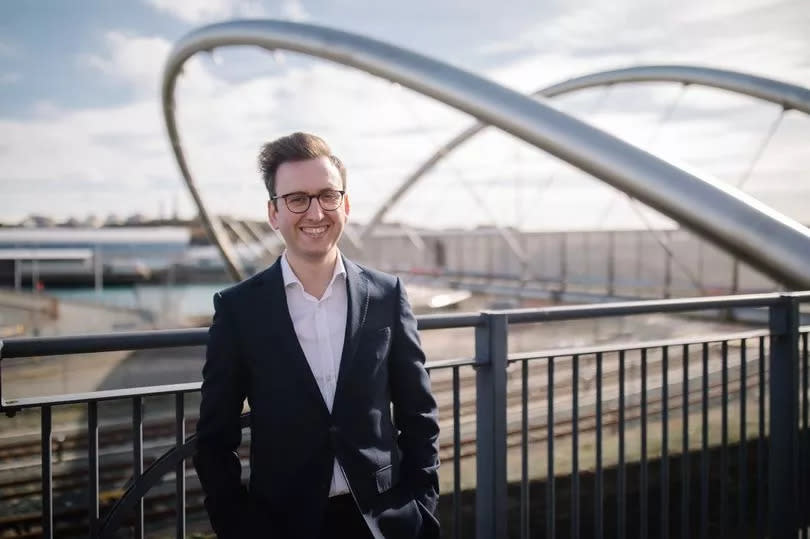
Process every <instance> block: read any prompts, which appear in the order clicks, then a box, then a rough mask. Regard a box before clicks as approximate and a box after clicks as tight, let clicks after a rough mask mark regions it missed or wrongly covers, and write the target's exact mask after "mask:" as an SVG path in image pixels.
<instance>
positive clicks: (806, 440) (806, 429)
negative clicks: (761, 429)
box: [800, 333, 810, 539]
mask: <svg viewBox="0 0 810 539" xmlns="http://www.w3.org/2000/svg"><path fill="white" fill-rule="evenodd" d="M807 340H808V337H807V333H802V436H801V440H802V445H803V449H802V455H803V457H802V458H801V460H800V462H801V463H802V468H803V469H802V474H801V477H802V486H801V493H802V501H801V505H800V507H807V506H808V504H810V426H808V415H810V406H808V402H807V400H808V398H810V392H808V379H807V378H808V372H807V371H808V361H810V360H809V359H808V355H810V350H808V343H807ZM800 515H801V517H802V519H803V520H802V534H803V535H802V539H807V538H808V535H809V534H808V532H809V531H810V530H809V529H808V528H809V527H810V522H808V516H807V513H806V512H804V511H803V512H801V513H800Z"/></svg>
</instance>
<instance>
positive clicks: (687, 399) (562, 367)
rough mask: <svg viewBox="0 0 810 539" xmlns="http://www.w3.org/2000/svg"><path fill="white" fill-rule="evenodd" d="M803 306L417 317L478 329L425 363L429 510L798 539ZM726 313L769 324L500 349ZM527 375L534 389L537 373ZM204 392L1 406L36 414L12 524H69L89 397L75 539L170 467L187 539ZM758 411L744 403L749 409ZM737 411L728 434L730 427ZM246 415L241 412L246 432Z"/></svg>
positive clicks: (527, 527)
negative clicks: (63, 470) (71, 452)
mask: <svg viewBox="0 0 810 539" xmlns="http://www.w3.org/2000/svg"><path fill="white" fill-rule="evenodd" d="M809 301H810V292H801V293H792V294H781V295H777V294H767V295H756V296H730V297H707V298H690V299H681V300H662V301H645V302H627V303H614V304H601V305H587V306H563V307H550V308H542V309H517V310H505V311H491V312H482V313H478V314H456V315H427V316H421V317H419V319H418V321H419V328H420V330H422V331H433V330H440V329H449V328H474V332H475V356H474V357H472V358H463V359H454V360H444V361H436V362H429V363H428V369H429V370H430V372H431V377H432V379H433V384H434V392H435V393H436V394H437V399H438V401H439V406H440V417H442V418H444V416H445V412H447V413H448V414H449V415H450V417H451V419H450V421H449V422H448V421H446V420H444V419H443V420H442V425H443V428H442V435H441V439H440V446H441V449H440V451H441V455H442V458H443V460H444V461H445V467H446V466H447V461H448V460H449V461H450V464H451V466H452V493H451V494H450V495H449V496H447V495H445V498H444V499H443V501H442V503H441V504H440V511H441V517H442V521H443V523H444V524H445V526H444V530H445V534H447V535H451V536H452V537H466V536H470V535H472V531H473V530H471V529H467V527H468V526H470V524H469V523H470V522H472V523H473V525H474V534H475V536H476V537H482V538H483V537H498V538H500V537H506V536H507V530H508V528H509V527H513V528H514V527H515V526H518V527H519V529H520V536H521V537H529V536H532V537H535V536H545V537H556V536H559V535H565V531H566V530H565V528H568V530H567V531H568V535H570V536H571V537H582V536H593V537H606V536H610V537H612V536H616V537H652V536H656V537H670V536H672V537H676V536H680V537H684V538H686V537H694V536H699V537H727V536H732V535H741V534H742V532H743V531H747V530H749V529H755V530H756V536H757V537H765V536H768V537H774V538H787V537H796V535H797V533H800V534H801V537H803V538H807V536H808V524H810V523H809V522H808V515H807V512H806V511H805V509H804V508H806V507H807V506H808V503H810V435H809V434H808V433H810V429H808V397H809V396H810V395H808V332H810V328H807V327H801V326H800V325H799V304H800V303H802V302H809ZM738 307H755V308H763V309H767V310H768V311H769V313H770V316H769V324H768V327H767V328H766V329H763V330H757V331H747V332H745V333H738V334H733V335H723V336H719V337H718V336H712V337H710V338H693V339H670V340H666V341H655V342H635V343H629V344H624V345H615V344H614V345H604V346H589V347H578V348H571V349H555V350H549V351H541V352H532V353H519V354H509V353H508V344H507V343H508V337H509V329H510V327H513V326H516V325H521V324H536V323H549V322H557V321H570V320H582V319H600V318H605V317H623V316H628V315H642V314H652V313H679V312H680V313H683V312H690V311H701V310H716V309H723V310H725V309H732V308H738ZM206 340H207V331H206V330H204V329H191V330H173V331H150V332H140V333H119V334H107V335H87V336H73V337H43V338H14V339H8V340H5V341H0V360H5V359H9V358H29V357H36V356H53V355H63V354H84V353H93V352H101V351H111V350H140V349H147V348H165V347H180V346H193V345H204V344H205V342H206ZM735 350H736V352H735V353H732V351H735ZM673 351H674V352H673ZM766 358H767V359H766ZM538 377H539V378H541V381H540V383H533V380H536V379H537V378H538ZM473 378H474V381H475V384H474V390H473V387H472V380H473ZM199 388H200V384H199V383H190V384H178V385H166V386H155V387H139V388H128V389H121V390H106V391H96V392H91V393H83V394H70V395H59V396H49V397H26V398H20V399H13V400H2V399H0V408H1V409H2V411H3V412H5V413H6V414H8V415H13V414H15V413H17V412H19V411H20V410H23V409H29V408H39V409H40V410H41V433H40V436H39V439H38V440H37V443H38V445H39V446H40V452H41V462H40V464H39V468H40V470H41V480H40V485H39V487H40V493H41V499H42V510H41V513H40V514H38V515H35V518H34V517H31V516H29V517H28V521H27V524H26V523H22V524H20V523H19V522H17V523H15V524H14V525H15V526H17V528H16V529H17V530H18V532H19V531H21V530H23V528H24V530H27V531H31V530H35V529H36V525H37V523H36V522H32V519H33V520H36V521H37V522H38V524H39V525H41V531H42V535H43V536H45V537H54V536H62V535H67V534H68V533H71V532H70V531H69V530H68V529H67V528H65V529H62V528H58V527H55V524H59V522H60V521H59V520H55V517H54V482H53V480H54V476H53V468H52V465H53V462H54V455H53V445H54V444H53V425H52V411H53V409H54V407H57V406H62V405H70V404H73V405H77V404H79V405H85V406H86V407H87V433H86V450H87V458H86V466H87V475H86V477H87V480H86V483H85V484H84V485H83V487H82V488H84V489H85V490H86V501H87V505H86V507H83V508H79V509H76V508H73V509H72V510H71V511H65V512H64V514H65V516H66V518H67V519H68V520H71V519H72V521H73V522H74V524H75V522H82V523H83V524H82V526H85V528H84V531H82V532H78V533H80V534H82V535H88V534H89V535H90V536H93V537H108V536H112V535H113V534H114V533H115V532H116V530H118V529H119V528H120V527H121V526H131V527H132V529H133V530H134V535H135V537H143V535H144V513H145V508H144V496H145V495H146V493H147V492H149V491H150V489H152V488H154V487H158V486H159V488H162V489H163V490H165V487H166V484H165V483H164V482H163V478H164V476H166V475H170V474H171V473H172V472H174V489H173V492H168V493H165V496H164V498H165V499H166V500H169V502H166V503H169V504H171V502H173V505H174V509H171V510H170V512H173V513H174V515H175V520H176V523H175V528H176V535H177V537H184V536H185V533H186V510H187V505H186V496H187V495H188V493H189V490H188V485H187V471H186V467H185V460H186V459H187V458H188V457H190V456H191V455H192V454H193V452H194V447H195V437H194V436H191V437H189V438H186V424H187V421H189V419H190V418H189V417H188V416H187V414H186V411H185V396H186V395H187V394H188V393H195V392H198V391H199ZM1 390H2V361H0V391H1ZM448 393H449V395H448ZM157 395H173V396H174V413H173V418H172V420H169V421H168V425H167V427H166V428H167V429H168V430H166V432H168V433H169V435H170V434H173V438H174V440H173V442H171V443H170V446H171V447H169V448H168V451H166V452H165V453H163V454H162V455H161V456H159V457H158V458H156V459H154V461H153V462H152V463H151V464H150V465H149V466H148V467H147V468H146V469H144V464H145V459H144V447H145V445H144V413H143V403H144V399H145V398H147V397H153V396H157ZM446 397H449V398H446ZM127 400H128V401H129V402H130V403H131V412H132V421H131V423H128V424H127V425H122V426H118V427H116V428H118V429H119V430H121V431H122V433H123V434H126V435H128V437H129V438H130V439H131V443H130V444H131V445H130V444H128V445H127V447H128V448H129V449H128V450H131V457H132V458H131V461H129V463H125V465H126V466H128V467H129V468H130V469H131V473H132V477H131V480H130V481H129V482H128V484H127V485H126V489H125V490H123V492H122V493H121V494H120V495H119V496H116V498H117V500H116V501H115V503H114V504H113V505H112V507H110V508H109V509H108V510H107V511H106V512H105V513H104V514H103V515H102V514H101V511H100V507H101V505H100V468H99V418H98V405H99V403H100V402H102V401H124V402H126V401H127ZM752 408H753V410H755V412H756V413H755V414H751V415H749V412H750V409H752ZM678 412H680V413H678ZM718 416H719V417H718ZM766 416H767V417H766ZM752 418H753V419H752ZM733 419H737V427H736V429H734V430H730V425H731V422H732V420H733ZM248 423H249V416H247V415H246V416H244V417H243V426H247V425H248ZM696 424H699V425H700V432H699V435H698V434H697V433H696V432H694V431H695V426H696ZM656 425H657V426H656ZM447 427H449V428H447ZM718 430H719V440H718ZM752 431H753V432H752ZM166 432H164V433H163V437H164V438H166V436H168V435H167V434H166ZM656 433H657V435H656ZM735 434H736V440H734V439H732V438H734V435H735ZM677 437H680V443H677V442H678V440H677V439H676V438H677ZM671 440H672V443H671ZM698 440H699V445H698V444H697V443H696V442H698ZM636 441H637V442H638V444H637V446H636V445H635V444H634V443H633V442H636ZM651 445H652V446H654V447H651ZM566 446H567V447H566ZM735 446H736V452H737V455H736V456H737V458H736V459H733V458H732V456H731V452H732V451H733V450H734V448H735ZM76 447H78V448H79V449H81V448H82V447H84V442H81V443H77V444H76ZM0 449H2V447H0ZM752 456H753V457H755V458H753V459H752V458H751V457H752ZM471 457H474V458H475V472H474V475H475V478H474V481H468V483H474V485H475V490H474V492H475V496H474V497H475V507H474V515H475V516H474V519H466V518H464V514H465V512H467V511H471V510H472V508H470V507H465V504H466V505H469V503H468V502H469V498H470V496H469V495H465V490H464V489H463V481H462V480H463V479H464V478H463V474H464V473H465V467H464V464H465V463H468V462H469V463H471V461H472V458H471ZM543 457H545V458H543ZM735 460H736V462H735ZM518 461H519V467H518V466H515V463H517V462H518ZM544 461H545V467H544V469H540V468H541V465H542V464H543V463H544ZM510 463H511V464H512V466H511V467H510V466H509V464H510ZM676 464H677V472H676V473H672V471H673V470H674V469H675V468H676ZM655 469H657V470H658V473H657V474H655V473H651V472H652V471H654V470H655ZM696 471H697V479H695V477H694V476H695V472H696ZM443 473H446V472H443ZM125 477H126V475H125ZM188 477H190V478H193V474H189V475H188ZM631 479H635V481H632V480H631ZM510 485H512V486H511V487H510ZM60 488H61V487H60ZM538 490H539V491H540V492H541V493H542V494H543V496H538V495H537V491H538ZM533 491H534V492H533ZM447 498H450V499H449V500H447ZM611 498H612V499H611ZM734 498H736V499H734ZM510 500H513V501H514V502H515V503H509V502H510ZM448 501H449V502H450V510H449V511H448V510H447V509H446V507H445V506H446V505H447V502H448ZM588 501H591V502H592V503H590V504H588V503H586V502H588ZM166 503H164V505H166ZM514 507H518V508H519V513H518V514H516V513H515V511H514V510H513V508H514ZM165 512H166V509H165V508H164V513H165ZM634 515H635V516H634ZM656 517H657V518H656ZM538 520H539V521H541V523H540V524H539V525H538V524H537V522H536V521H538ZM2 522H4V523H5V524H8V523H9V522H11V520H10V519H7V522H6V521H2ZM510 525H511V526H510ZM74 528H75V526H74ZM800 530H801V531H800ZM0 532H2V530H0ZM74 533H76V532H75V530H74Z"/></svg>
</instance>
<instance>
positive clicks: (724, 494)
mask: <svg viewBox="0 0 810 539" xmlns="http://www.w3.org/2000/svg"><path fill="white" fill-rule="evenodd" d="M720 360H721V365H722V366H721V368H720V377H721V394H722V398H721V402H720V414H721V427H720V537H721V538H725V537H726V527H727V526H728V490H727V486H728V481H727V475H728V341H725V340H724V341H723V342H722V343H720Z"/></svg>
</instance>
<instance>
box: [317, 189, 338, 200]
mask: <svg viewBox="0 0 810 539" xmlns="http://www.w3.org/2000/svg"><path fill="white" fill-rule="evenodd" d="M320 198H321V200H323V201H324V202H334V201H336V200H337V199H338V198H340V193H338V192H337V191H324V192H323V193H321V196H320Z"/></svg>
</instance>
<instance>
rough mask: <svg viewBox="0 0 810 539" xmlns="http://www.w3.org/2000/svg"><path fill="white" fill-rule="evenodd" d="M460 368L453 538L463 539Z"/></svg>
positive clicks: (456, 388)
mask: <svg viewBox="0 0 810 539" xmlns="http://www.w3.org/2000/svg"><path fill="white" fill-rule="evenodd" d="M459 394H460V390H459V376H458V367H453V537H454V538H455V539H460V538H461V402H460V400H461V399H460V396H459Z"/></svg>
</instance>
